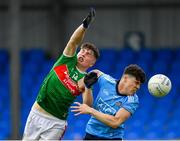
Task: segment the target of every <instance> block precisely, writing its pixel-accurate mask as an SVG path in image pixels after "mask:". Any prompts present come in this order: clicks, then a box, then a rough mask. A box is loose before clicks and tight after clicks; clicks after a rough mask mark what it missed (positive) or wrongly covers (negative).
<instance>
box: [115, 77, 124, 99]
mask: <svg viewBox="0 0 180 141" xmlns="http://www.w3.org/2000/svg"><path fill="white" fill-rule="evenodd" d="M116 92H117V94H118V95H121V96H126V94H123V85H122V83H121V81H120V80H118V81H117V83H116Z"/></svg>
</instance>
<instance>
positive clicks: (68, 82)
mask: <svg viewBox="0 0 180 141" xmlns="http://www.w3.org/2000/svg"><path fill="white" fill-rule="evenodd" d="M54 71H55V73H56V75H57V77H58V78H59V80H60V81H61V82H62V84H63V85H64V86H65V87H66V88H67V89H68V90H69V91H70V92H71V94H72V95H73V96H77V95H79V94H80V92H79V90H78V85H77V83H76V82H74V81H73V80H72V79H71V77H70V76H69V72H68V68H67V66H66V65H61V66H57V67H55V68H54Z"/></svg>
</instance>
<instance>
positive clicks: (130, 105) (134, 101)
mask: <svg viewBox="0 0 180 141" xmlns="http://www.w3.org/2000/svg"><path fill="white" fill-rule="evenodd" d="M138 106H139V101H138V98H137V97H134V96H129V97H128V100H127V101H126V102H125V103H124V104H123V106H122V107H123V108H124V109H126V110H127V111H129V112H130V113H131V114H133V113H134V112H135V111H136V109H137V108H138Z"/></svg>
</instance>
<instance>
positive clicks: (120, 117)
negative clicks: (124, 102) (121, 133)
mask: <svg viewBox="0 0 180 141" xmlns="http://www.w3.org/2000/svg"><path fill="white" fill-rule="evenodd" d="M75 104H77V105H76V106H71V108H72V110H71V111H72V112H76V114H75V115H76V116H77V115H80V114H90V115H92V116H94V117H95V118H96V119H98V120H99V121H101V122H103V123H104V124H106V125H108V126H110V127H112V128H118V127H119V125H121V124H122V123H123V122H125V121H126V120H127V119H128V118H129V117H130V115H131V113H130V112H129V111H127V110H126V109H124V108H121V109H120V110H119V111H118V112H117V113H116V115H115V116H112V115H108V114H104V113H101V112H99V111H97V110H96V109H94V108H91V107H89V106H88V105H86V104H80V103H79V102H75Z"/></svg>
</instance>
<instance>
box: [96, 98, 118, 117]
mask: <svg viewBox="0 0 180 141" xmlns="http://www.w3.org/2000/svg"><path fill="white" fill-rule="evenodd" d="M97 110H98V111H100V112H102V113H105V114H110V115H114V114H115V113H116V110H115V109H114V108H113V107H111V106H110V105H108V104H107V103H106V102H104V101H103V100H102V98H99V99H98V101H97Z"/></svg>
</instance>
